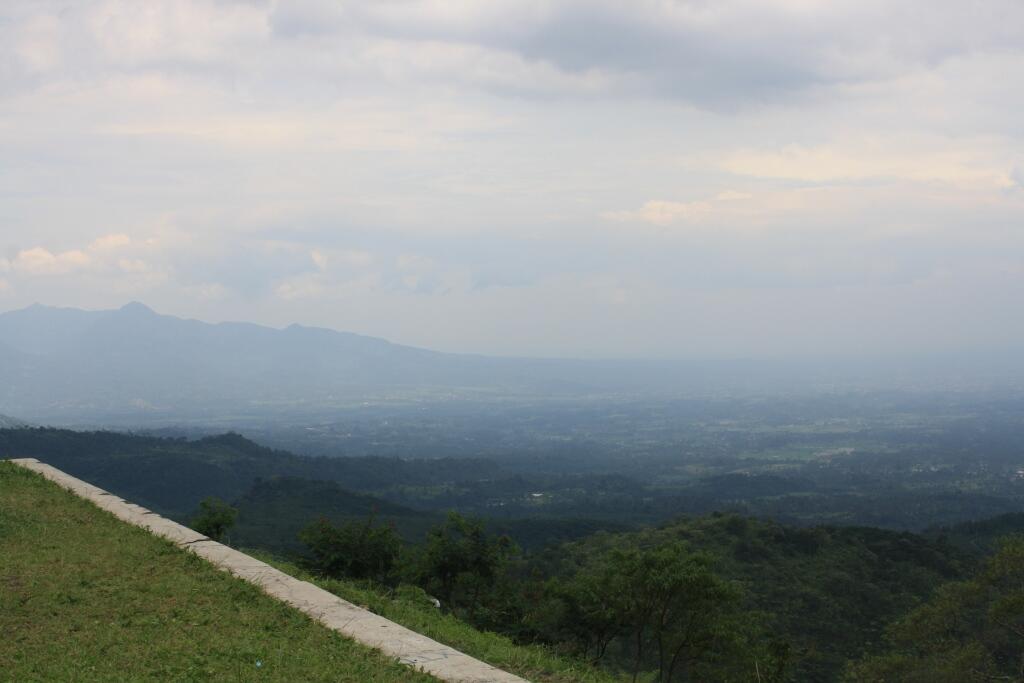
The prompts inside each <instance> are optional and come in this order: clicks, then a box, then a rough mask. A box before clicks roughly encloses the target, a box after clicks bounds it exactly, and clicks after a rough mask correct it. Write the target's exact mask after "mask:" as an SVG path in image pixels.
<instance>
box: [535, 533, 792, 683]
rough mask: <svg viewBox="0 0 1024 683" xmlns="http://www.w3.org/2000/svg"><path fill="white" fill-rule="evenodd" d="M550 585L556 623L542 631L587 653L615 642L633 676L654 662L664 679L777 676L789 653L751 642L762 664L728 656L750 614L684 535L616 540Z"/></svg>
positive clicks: (601, 651) (600, 653)
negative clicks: (637, 543) (638, 543)
mask: <svg viewBox="0 0 1024 683" xmlns="http://www.w3.org/2000/svg"><path fill="white" fill-rule="evenodd" d="M548 589H549V593H548V596H549V598H551V599H553V600H552V601H553V603H554V604H555V605H556V607H555V609H553V610H551V613H553V614H554V615H556V616H554V617H553V619H554V620H555V621H556V623H555V624H554V625H553V626H554V632H553V633H552V631H551V630H550V628H551V626H552V625H551V624H548V628H549V631H548V634H547V635H548V636H549V637H551V636H552V635H553V636H554V638H555V639H557V640H565V641H568V642H569V643H571V644H572V645H573V649H574V650H575V651H576V652H577V653H578V654H581V655H585V656H587V657H588V658H589V659H591V660H592V661H599V660H601V659H603V658H605V656H606V654H607V653H608V652H609V651H610V649H612V646H613V644H614V646H615V650H616V651H617V652H618V653H619V659H620V662H622V663H623V664H624V665H625V666H626V667H627V668H628V669H629V670H630V671H631V672H632V676H633V680H634V681H635V680H637V678H638V677H639V676H640V675H641V673H642V672H643V671H645V670H650V669H652V668H653V669H654V670H655V671H656V672H657V674H656V680H658V681H661V682H666V683H667V682H668V681H691V680H725V679H726V678H728V677H735V676H736V675H739V676H744V675H749V676H750V677H751V678H753V677H755V676H761V678H762V680H765V681H768V680H782V676H783V672H784V669H785V660H786V659H787V657H788V653H786V652H785V649H784V648H782V647H776V648H775V649H774V650H772V651H771V652H769V651H768V650H767V649H766V648H760V649H758V648H754V647H752V648H749V649H748V651H747V653H746V654H748V655H752V656H753V655H754V652H755V650H756V651H758V652H760V650H765V654H764V656H763V658H762V661H761V663H760V666H759V665H758V662H757V661H756V659H755V658H752V657H731V656H730V655H735V654H736V653H738V651H739V649H740V644H741V642H743V640H744V638H745V636H746V635H747V634H748V633H750V632H751V629H750V628H749V626H750V625H751V624H752V623H753V619H752V618H745V616H744V615H743V614H742V613H741V612H740V610H739V600H740V592H739V591H738V589H736V588H735V587H734V586H733V585H732V584H730V583H728V582H726V581H723V580H722V579H720V578H719V577H718V576H717V575H716V574H715V573H714V572H713V570H712V558H711V557H710V556H709V555H707V554H705V553H694V552H692V551H691V550H690V549H689V547H688V546H687V545H686V544H685V543H682V542H679V541H674V542H668V543H664V544H659V545H656V546H651V547H646V548H639V547H630V548H615V549H613V550H611V551H610V552H608V553H605V554H602V555H601V556H599V557H598V558H597V559H596V560H594V561H592V562H591V563H589V564H588V565H587V566H585V567H584V568H583V569H581V570H580V571H579V572H577V573H576V575H575V576H573V577H572V579H569V580H565V579H562V580H555V581H551V582H549V584H548ZM623 659H624V660H625V661H623ZM748 665H749V666H748ZM744 666H746V667H747V669H749V670H748V671H746V674H744V673H742V671H743V667H744ZM727 670H729V671H730V673H726V671H727ZM734 670H738V671H740V672H741V673H739V674H736V673H735V672H734ZM762 670H763V671H762ZM762 674H763V675H762Z"/></svg>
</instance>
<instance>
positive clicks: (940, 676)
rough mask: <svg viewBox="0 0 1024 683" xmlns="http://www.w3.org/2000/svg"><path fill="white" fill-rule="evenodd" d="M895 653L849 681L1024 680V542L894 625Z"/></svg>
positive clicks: (859, 665)
mask: <svg viewBox="0 0 1024 683" xmlns="http://www.w3.org/2000/svg"><path fill="white" fill-rule="evenodd" d="M887 639H888V643H889V649H888V652H885V653H884V654H881V655H876V656H872V657H867V658H865V659H862V660H860V661H858V662H855V663H853V664H851V665H850V667H849V668H848V670H847V673H846V678H847V680H849V681H867V682H869V683H870V682H878V683H881V682H883V681H907V682H908V683H916V682H920V683H925V682H927V683H961V682H963V683H969V682H971V681H979V682H980V681H1018V682H1021V681H1024V537H1011V538H1008V539H1004V540H1003V541H1002V542H1001V544H1000V546H999V550H998V552H997V553H996V554H995V555H994V556H993V557H991V558H990V559H989V560H988V561H987V562H986V563H985V565H984V567H983V568H982V570H981V571H980V572H979V573H978V574H977V575H976V576H975V577H974V578H972V579H970V580H968V581H957V582H954V583H949V584H946V585H945V586H942V587H941V588H939V590H938V591H936V593H935V595H934V596H933V597H932V598H931V599H930V600H929V601H928V602H926V603H924V604H923V605H921V606H920V607H918V608H917V609H915V610H913V611H912V612H910V613H909V614H907V615H906V616H905V617H903V618H902V619H900V620H898V621H897V622H895V623H893V624H892V625H890V627H889V629H888V631H887Z"/></svg>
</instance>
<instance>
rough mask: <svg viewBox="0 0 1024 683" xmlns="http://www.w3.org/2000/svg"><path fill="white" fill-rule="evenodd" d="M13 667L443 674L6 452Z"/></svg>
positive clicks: (227, 676) (79, 676) (5, 622)
mask: <svg viewBox="0 0 1024 683" xmlns="http://www.w3.org/2000/svg"><path fill="white" fill-rule="evenodd" d="M0 636H2V637H0V679H3V680H10V681H19V682H23V681H53V680H60V681H71V680H74V681H129V680H130V681H136V680H154V681H156V680H158V681H207V680H216V681H360V682H362V681H417V682H426V681H434V680H436V679H434V678H432V677H430V676H427V675H425V674H421V673H418V672H415V671H413V670H411V669H410V668H408V667H406V666H403V665H401V664H399V663H397V662H395V661H393V660H391V659H389V658H387V657H385V656H384V655H382V654H380V653H378V652H375V651H373V650H371V649H369V648H366V647H363V646H360V645H358V644H356V643H354V642H352V641H350V640H347V639H345V638H343V637H341V636H340V635H338V634H337V633H335V632H333V631H331V630H329V629H327V628H325V627H323V626H321V625H319V624H317V623H315V622H313V621H312V620H310V619H309V618H307V617H306V616H305V615H303V614H301V613H300V612H298V611H296V610H294V609H292V608H289V607H287V606H285V605H283V604H282V603H280V602H278V601H276V600H274V599H272V598H270V597H268V596H266V595H264V594H263V593H261V592H259V590H257V589H256V588H255V587H253V586H250V585H249V584H247V583H245V582H243V581H241V580H239V579H235V578H233V577H231V576H229V575H228V574H226V573H224V572H221V571H218V570H216V569H214V568H213V567H212V566H211V565H209V564H207V563H206V562H204V561H203V560H200V559H199V558H197V557H195V556H194V555H191V554H189V553H186V552H184V551H182V550H180V549H178V548H176V547H175V546H173V545H172V544H171V543H169V542H167V541H164V540H162V539H159V538H157V537H155V536H153V535H151V534H149V533H148V532H145V531H143V530H141V529H138V528H136V527H133V526H131V525H129V524H125V523H123V522H120V521H118V520H117V519H116V518H115V517H113V516H112V515H110V514H108V513H106V512H104V511H102V510H100V509H99V508H97V507H95V506H93V505H92V504H90V503H88V502H86V501H84V500H82V499H79V498H77V497H76V496H74V495H72V494H70V493H68V492H66V491H64V490H62V489H60V488H59V487H57V486H56V485H54V484H52V483H50V482H47V481H46V480H45V479H43V478H42V477H40V476H39V475H37V474H34V473H32V472H29V471H28V470H25V469H23V468H20V467H16V466H15V465H13V464H11V463H7V462H0Z"/></svg>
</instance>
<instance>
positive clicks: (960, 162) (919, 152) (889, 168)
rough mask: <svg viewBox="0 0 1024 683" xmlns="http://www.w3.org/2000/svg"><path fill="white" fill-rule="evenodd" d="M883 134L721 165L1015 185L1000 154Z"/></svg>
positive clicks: (799, 174) (810, 174)
mask: <svg viewBox="0 0 1024 683" xmlns="http://www.w3.org/2000/svg"><path fill="white" fill-rule="evenodd" d="M914 147H915V146H913V145H908V144H906V142H897V141H894V140H879V139H861V140H856V141H841V142H839V143H837V144H826V145H817V146H810V147H808V146H804V145H787V146H785V147H783V148H782V149H780V150H768V151H758V150H745V151H739V152H734V153H732V154H729V155H727V156H726V157H725V158H724V159H723V160H722V161H721V162H720V165H721V167H722V168H723V169H724V170H726V171H729V172H730V173H735V174H737V175H743V176H753V177H759V178H777V179H785V180H800V181H805V182H810V183H826V182H851V181H853V182H857V181H865V180H880V179H896V180H909V181H916V182H942V183H949V184H952V185H968V186H972V185H973V186H976V185H982V186H992V187H999V188H1006V187H1010V186H1011V185H1012V184H1013V182H1012V180H1011V177H1010V171H1009V169H1008V168H1006V167H1001V166H1000V165H999V161H998V160H997V159H992V158H979V155H978V153H977V151H975V150H972V149H970V148H964V147H963V146H950V145H949V144H944V142H943V141H938V140H932V141H930V144H925V143H922V144H918V145H916V148H914Z"/></svg>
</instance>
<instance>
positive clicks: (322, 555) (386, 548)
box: [300, 515, 402, 583]
mask: <svg viewBox="0 0 1024 683" xmlns="http://www.w3.org/2000/svg"><path fill="white" fill-rule="evenodd" d="M300 538H301V539H302V542H303V543H305V544H306V545H307V546H308V547H309V550H310V552H311V554H312V558H311V559H310V560H309V563H310V566H311V568H312V569H313V570H314V571H316V572H318V573H320V574H323V575H325V576H329V577H332V578H342V577H347V578H352V579H372V580H374V581H380V582H382V583H386V582H388V581H389V580H390V579H391V577H392V571H393V570H394V568H395V565H396V564H397V562H398V558H399V555H400V553H401V550H402V541H401V539H400V538H399V537H398V534H397V533H396V532H395V529H394V527H393V526H389V525H384V526H375V525H374V517H373V516H372V515H371V516H370V517H367V518H366V520H365V521H362V522H349V523H347V524H342V525H340V526H335V525H333V524H331V523H330V522H329V521H328V520H327V519H325V518H323V517H321V518H320V519H318V520H317V521H315V522H313V523H312V524H310V525H309V526H308V527H306V528H305V529H304V530H303V531H302V533H301V534H300Z"/></svg>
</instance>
